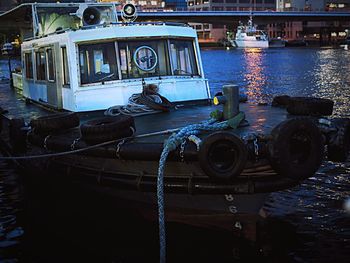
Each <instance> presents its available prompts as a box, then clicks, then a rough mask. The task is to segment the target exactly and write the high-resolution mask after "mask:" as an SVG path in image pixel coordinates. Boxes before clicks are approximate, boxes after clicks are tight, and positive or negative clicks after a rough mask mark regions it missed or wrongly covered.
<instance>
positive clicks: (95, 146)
mask: <svg viewBox="0 0 350 263" xmlns="http://www.w3.org/2000/svg"><path fill="white" fill-rule="evenodd" d="M178 130H180V128H176V129H169V130H164V131H157V132H151V133H145V134H140V135H136V136H132V137H126V138H121V139H117V140H113V141H107V142H102V143H99V144H94V145H91V146H87V147H84V148H81V149H76V150H70V151H65V152H58V153H48V154H39V155H24V156H9V157H3V156H0V160H26V159H28V160H30V159H40V158H50V157H58V156H64V155H69V154H74V153H80V152H84V151H88V150H91V149H94V148H98V147H102V146H107V145H110V144H115V143H117V142H119V141H122V140H129V139H133V138H144V137H151V136H155V135H163V134H169V133H173V132H176V131H178Z"/></svg>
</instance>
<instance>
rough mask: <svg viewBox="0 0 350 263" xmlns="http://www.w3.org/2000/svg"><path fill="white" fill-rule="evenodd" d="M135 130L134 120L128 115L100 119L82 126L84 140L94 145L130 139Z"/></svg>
mask: <svg viewBox="0 0 350 263" xmlns="http://www.w3.org/2000/svg"><path fill="white" fill-rule="evenodd" d="M135 130H136V128H135V122H134V118H133V117H131V116H127V115H117V116H113V117H104V118H99V119H95V120H91V121H87V122H85V123H83V124H82V125H80V132H81V137H82V139H83V140H84V141H85V142H87V143H92V144H96V143H101V142H107V141H113V140H117V139H121V138H125V137H130V136H132V135H133V133H134V131H135Z"/></svg>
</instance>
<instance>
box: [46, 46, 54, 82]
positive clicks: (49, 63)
mask: <svg viewBox="0 0 350 263" xmlns="http://www.w3.org/2000/svg"><path fill="white" fill-rule="evenodd" d="M46 59H47V63H46V65H47V73H48V74H47V79H48V80H49V81H55V68H54V61H53V52H52V49H51V48H49V49H47V50H46Z"/></svg>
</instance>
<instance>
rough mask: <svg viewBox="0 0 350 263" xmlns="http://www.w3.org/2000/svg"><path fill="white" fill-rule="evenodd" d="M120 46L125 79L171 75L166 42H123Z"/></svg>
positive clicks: (121, 67)
mask: <svg viewBox="0 0 350 263" xmlns="http://www.w3.org/2000/svg"><path fill="white" fill-rule="evenodd" d="M118 46H119V55H120V69H121V72H122V78H123V79H128V78H147V77H159V76H166V75H169V74H170V70H169V57H168V55H167V48H166V46H167V45H166V41H165V40H149V41H142V42H141V41H121V42H118Z"/></svg>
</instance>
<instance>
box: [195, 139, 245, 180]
mask: <svg viewBox="0 0 350 263" xmlns="http://www.w3.org/2000/svg"><path fill="white" fill-rule="evenodd" d="M247 157H248V150H247V148H246V146H245V144H244V143H243V141H242V140H241V139H240V138H239V137H238V136H237V135H235V134H233V133H230V132H215V133H213V134H211V135H209V136H208V137H207V138H205V140H204V141H203V144H202V145H201V148H200V151H199V155H198V160H199V165H200V167H201V168H202V170H203V171H204V172H205V173H206V174H207V175H208V176H209V177H210V178H212V179H213V180H219V181H231V180H233V179H235V178H236V177H237V176H238V175H240V173H241V172H242V171H243V169H244V166H245V164H246V161H247Z"/></svg>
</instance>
